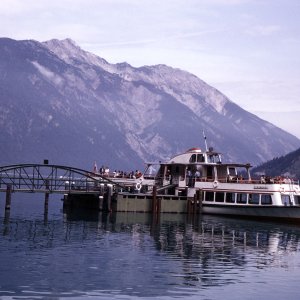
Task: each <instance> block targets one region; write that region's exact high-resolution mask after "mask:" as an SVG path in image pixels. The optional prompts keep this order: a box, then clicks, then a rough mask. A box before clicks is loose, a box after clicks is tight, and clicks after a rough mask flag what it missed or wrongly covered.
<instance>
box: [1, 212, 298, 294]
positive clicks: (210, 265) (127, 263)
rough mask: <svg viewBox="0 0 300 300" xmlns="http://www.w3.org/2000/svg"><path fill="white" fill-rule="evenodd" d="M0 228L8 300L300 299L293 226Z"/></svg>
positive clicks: (68, 223) (36, 221) (142, 221)
mask: <svg viewBox="0 0 300 300" xmlns="http://www.w3.org/2000/svg"><path fill="white" fill-rule="evenodd" d="M2 211H3V210H2ZM0 221H1V225H0V233H1V235H2V237H1V240H0V264H1V268H0V297H2V298H3V299H5V298H7V299H8V298H13V297H19V296H23V297H28V298H29V299H32V298H37V299H39V298H40V299H42V298H43V299H44V298H45V297H46V298H49V297H50V298H51V299H53V298H56V299H58V298H59V299H62V298H69V297H71V298H82V299H83V298H86V297H91V298H93V297H94V298H97V299H112V298H115V299H120V298H122V299H134V298H139V299H149V298H154V297H158V298H159V299H171V298H175V297H176V298H186V297H187V296H189V298H190V299H198V298H199V296H201V297H204V298H206V299H221V298H222V299H226V298H230V299H253V298H256V299H266V298H268V297H270V296H272V298H273V299H282V297H285V298H289V299H297V295H298V294H299V289H298V287H297V286H298V284H297V278H299V275H300V271H298V270H299V263H300V256H299V237H300V227H297V226H295V225H286V224H280V223H263V222H255V221H247V220H238V219H230V218H221V217H212V216H202V217H201V216H192V217H190V218H188V217H187V216H186V215H177V214H171V215H167V214H162V215H161V216H160V218H159V219H157V218H154V217H153V216H152V215H151V214H134V213H117V214H114V215H105V214H102V213H99V214H98V213H92V212H85V213H83V212H82V213H80V214H78V212H67V213H64V214H63V213H62V212H61V214H56V215H55V217H53V216H51V215H49V216H44V217H43V215H41V216H40V217H37V216H36V215H34V216H32V217H28V218H25V217H18V216H10V217H9V216H7V217H6V218H2V219H1V220H0ZM286 271H288V272H286Z"/></svg>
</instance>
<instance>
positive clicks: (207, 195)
mask: <svg viewBox="0 0 300 300" xmlns="http://www.w3.org/2000/svg"><path fill="white" fill-rule="evenodd" d="M203 196H204V199H203V200H205V201H214V202H226V203H240V204H264V205H266V204H267V205H268V204H269V205H272V197H271V194H247V193H224V192H209V191H205V192H204V195H203Z"/></svg>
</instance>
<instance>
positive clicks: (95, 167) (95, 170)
mask: <svg viewBox="0 0 300 300" xmlns="http://www.w3.org/2000/svg"><path fill="white" fill-rule="evenodd" d="M97 171H98V167H97V163H96V161H95V162H94V167H93V172H94V173H97Z"/></svg>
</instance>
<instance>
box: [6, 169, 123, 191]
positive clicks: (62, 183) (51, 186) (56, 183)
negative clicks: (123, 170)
mask: <svg viewBox="0 0 300 300" xmlns="http://www.w3.org/2000/svg"><path fill="white" fill-rule="evenodd" d="M107 184H112V185H116V183H115V182H113V181H111V180H110V179H108V178H106V177H104V176H101V175H100V174H96V173H93V172H90V171H86V170H83V169H79V168H74V167H68V166H61V165H47V164H19V165H8V166H2V167H0V191H6V189H7V187H8V186H9V187H10V189H11V190H12V191H13V192H32V193H34V192H42V193H72V192H76V193H80V192H82V193H88V192H90V193H95V192H97V191H100V189H101V185H102V187H103V185H104V186H106V185H107ZM118 186H119V187H123V186H121V185H119V184H118Z"/></svg>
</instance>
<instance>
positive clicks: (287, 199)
mask: <svg viewBox="0 0 300 300" xmlns="http://www.w3.org/2000/svg"><path fill="white" fill-rule="evenodd" d="M206 148H207V147H206ZM147 166H148V167H147V168H146V171H145V173H144V174H143V176H142V177H141V178H139V181H138V182H137V188H138V189H139V188H140V187H141V191H144V192H145V193H147V190H149V189H150V191H151V187H152V186H153V185H156V187H157V191H158V192H159V193H161V194H163V195H175V196H186V197H187V199H194V195H195V194H196V191H197V190H200V191H202V193H201V194H202V197H201V198H202V200H201V201H202V212H203V213H209V214H221V215H231V216H248V217H262V218H283V219H300V188H299V181H298V180H297V181H296V180H293V179H290V178H282V177H274V178H271V177H266V176H261V178H259V179H253V178H251V174H250V168H251V165H250V164H248V163H247V164H238V163H223V162H222V160H221V154H220V153H218V152H215V151H214V150H213V149H212V148H210V149H206V151H201V150H200V149H199V148H192V149H189V150H188V151H186V152H185V153H182V154H179V155H176V156H174V157H173V158H171V159H170V160H169V161H166V162H160V163H159V164H158V166H157V167H158V168H157V169H158V171H157V173H156V174H155V176H154V175H153V174H151V172H150V171H149V170H151V169H152V170H153V169H154V168H155V166H154V164H151V163H149V164H148V165H147ZM148 193H149V192H148Z"/></svg>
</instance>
